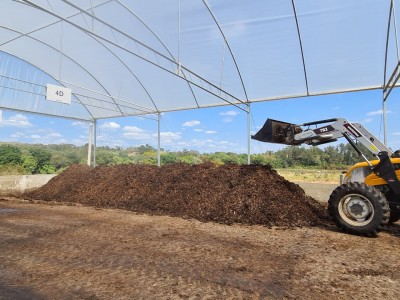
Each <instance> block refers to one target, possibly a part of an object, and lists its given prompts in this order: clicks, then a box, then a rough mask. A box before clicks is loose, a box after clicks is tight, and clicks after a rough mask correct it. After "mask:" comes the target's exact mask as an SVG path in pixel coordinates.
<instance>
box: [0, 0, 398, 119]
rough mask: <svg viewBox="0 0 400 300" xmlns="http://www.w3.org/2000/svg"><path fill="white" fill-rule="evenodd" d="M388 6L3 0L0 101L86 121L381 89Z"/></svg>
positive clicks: (376, 1) (382, 0)
mask: <svg viewBox="0 0 400 300" xmlns="http://www.w3.org/2000/svg"><path fill="white" fill-rule="evenodd" d="M399 1H400V0H399ZM398 4H399V3H398V1H391V0H362V1H361V0H324V1H321V0H281V1H276V0H252V1H243V0H229V1H228V0H225V1H222V0H146V1H143V0H29V1H28V0H26V1H25V0H2V1H1V2H0V51H1V52H0V107H3V108H9V109H14V110H20V111H29V112H35V113H41V114H46V115H55V116H61V117H67V118H76V119H82V120H95V119H100V118H111V117H120V116H129V115H143V114H152V113H160V112H166V111H174V110H182V109H192V108H199V107H210V106H218V105H226V104H233V105H235V106H238V107H239V108H243V107H245V105H246V104H249V103H251V102H255V101H266V100H274V99H285V98H293V97H302V96H310V95H320V94H328V93H339V92H346V91H357V90H366V89H377V88H382V86H383V85H384V83H385V82H386V81H387V78H388V77H390V75H391V74H392V72H393V70H394V69H395V67H396V66H397V64H398V61H399V59H398V56H399V54H398V46H397V28H396V7H399V6H398ZM49 83H50V84H55V85H60V86H64V87H66V88H69V89H71V91H72V102H71V104H65V103H59V102H54V101H48V100H46V85H47V84H49Z"/></svg>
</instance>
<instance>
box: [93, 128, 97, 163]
mask: <svg viewBox="0 0 400 300" xmlns="http://www.w3.org/2000/svg"><path fill="white" fill-rule="evenodd" d="M93 136H94V144H93V167H96V146H97V120H94V122H93Z"/></svg>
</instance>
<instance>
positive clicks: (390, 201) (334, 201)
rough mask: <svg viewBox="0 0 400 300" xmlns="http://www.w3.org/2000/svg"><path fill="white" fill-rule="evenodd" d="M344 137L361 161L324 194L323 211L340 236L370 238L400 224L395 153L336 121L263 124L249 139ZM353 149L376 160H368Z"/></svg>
mask: <svg viewBox="0 0 400 300" xmlns="http://www.w3.org/2000/svg"><path fill="white" fill-rule="evenodd" d="M341 137H344V138H345V139H346V140H347V141H348V142H349V143H350V145H351V146H352V147H353V148H354V149H355V151H356V152H357V153H358V154H359V155H360V156H361V157H363V159H364V160H365V162H360V163H357V164H356V165H354V166H352V167H351V168H349V170H348V171H347V172H346V174H345V176H344V178H343V180H342V181H341V185H340V186H338V187H337V188H336V189H335V190H334V191H333V192H332V194H331V195H330V197H329V201H328V212H329V215H330V217H331V218H332V220H333V221H334V222H335V224H336V225H337V226H338V227H339V228H341V229H343V230H344V231H346V232H349V233H352V234H358V235H368V236H371V235H376V234H377V233H378V232H379V231H381V230H382V228H383V227H384V226H385V225H386V224H388V223H393V222H396V221H398V220H399V219H400V181H399V179H400V152H399V151H396V152H393V151H392V150H391V149H389V148H388V147H386V146H385V145H384V144H383V143H381V142H380V141H379V140H378V139H377V138H376V137H374V136H373V135H372V134H371V133H370V132H369V131H368V130H366V129H365V128H364V127H363V126H362V125H361V124H359V123H351V122H349V121H347V120H345V119H342V118H336V119H328V120H321V121H315V122H309V123H304V124H300V125H296V124H291V123H286V122H281V121H276V120H272V119H268V120H267V121H266V122H265V124H264V126H263V127H262V128H261V129H260V130H259V131H258V132H257V133H256V134H255V135H253V136H252V138H253V139H255V140H258V141H262V142H269V143H278V144H286V145H301V144H308V145H313V146H316V145H321V144H325V143H330V142H334V141H337V139H339V138H341ZM359 144H362V145H364V146H365V148H366V149H368V150H369V151H371V152H372V154H373V155H374V156H375V157H376V158H377V159H375V160H368V159H367V157H366V156H365V154H364V153H363V152H362V151H361V149H360V147H358V145H359Z"/></svg>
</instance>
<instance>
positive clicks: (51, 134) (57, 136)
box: [47, 132, 62, 138]
mask: <svg viewBox="0 0 400 300" xmlns="http://www.w3.org/2000/svg"><path fill="white" fill-rule="evenodd" d="M47 136H48V137H49V138H59V137H62V135H61V133H59V132H52V133H49V134H48V135H47Z"/></svg>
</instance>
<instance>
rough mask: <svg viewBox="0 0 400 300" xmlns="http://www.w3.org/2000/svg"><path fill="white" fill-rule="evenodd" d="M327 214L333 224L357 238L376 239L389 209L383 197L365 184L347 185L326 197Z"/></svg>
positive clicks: (388, 213) (386, 219)
mask: <svg viewBox="0 0 400 300" xmlns="http://www.w3.org/2000/svg"><path fill="white" fill-rule="evenodd" d="M328 212H329V215H330V217H331V219H332V220H333V222H335V224H336V225H337V226H338V227H339V228H341V229H343V230H344V231H346V232H348V233H352V234H357V235H366V236H373V235H376V234H377V233H378V232H379V231H381V230H382V229H383V227H384V226H385V225H386V224H387V223H388V222H389V217H390V208H389V203H388V201H387V200H386V198H385V196H384V195H383V194H382V193H381V192H380V191H379V190H377V189H375V188H374V187H372V186H368V185H366V184H365V183H359V182H349V183H347V184H343V185H341V186H339V187H337V188H336V189H335V190H334V191H333V192H332V194H331V196H330V197H329V201H328Z"/></svg>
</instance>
